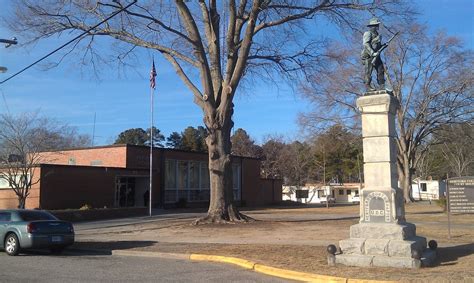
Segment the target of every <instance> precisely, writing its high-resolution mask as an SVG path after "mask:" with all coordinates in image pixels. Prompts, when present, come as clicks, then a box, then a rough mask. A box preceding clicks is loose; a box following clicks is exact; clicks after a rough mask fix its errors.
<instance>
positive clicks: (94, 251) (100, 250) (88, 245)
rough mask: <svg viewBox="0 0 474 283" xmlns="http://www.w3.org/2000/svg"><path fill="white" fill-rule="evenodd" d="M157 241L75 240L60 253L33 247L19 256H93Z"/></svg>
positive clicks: (147, 245)
mask: <svg viewBox="0 0 474 283" xmlns="http://www.w3.org/2000/svg"><path fill="white" fill-rule="evenodd" d="M156 243H158V242H157V241H103V242H99V241H93V242H75V243H74V245H72V246H70V247H67V248H66V249H64V251H63V252H62V253H58V254H54V253H51V251H49V249H33V250H23V251H21V254H20V255H21V256H35V255H55V256H93V255H112V251H113V250H128V249H134V248H143V247H149V246H153V245H155V244H156Z"/></svg>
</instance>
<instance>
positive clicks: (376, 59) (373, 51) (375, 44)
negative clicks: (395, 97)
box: [361, 18, 386, 91]
mask: <svg viewBox="0 0 474 283" xmlns="http://www.w3.org/2000/svg"><path fill="white" fill-rule="evenodd" d="M379 25H380V22H379V20H378V19H377V18H372V19H371V20H370V22H369V24H368V25H367V26H368V27H369V28H370V29H369V30H368V31H366V32H364V37H363V50H362V54H361V59H362V61H363V63H364V71H365V73H364V83H365V86H366V88H367V91H373V90H375V88H373V87H372V85H371V82H372V71H373V70H374V69H375V70H376V71H377V83H378V85H379V89H381V90H382V89H385V77H384V66H383V63H382V59H380V52H381V51H382V50H383V49H385V46H386V44H382V35H380V34H379Z"/></svg>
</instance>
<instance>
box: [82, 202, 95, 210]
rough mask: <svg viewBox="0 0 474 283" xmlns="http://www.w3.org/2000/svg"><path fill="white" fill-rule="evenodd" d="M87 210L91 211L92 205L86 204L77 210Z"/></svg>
mask: <svg viewBox="0 0 474 283" xmlns="http://www.w3.org/2000/svg"><path fill="white" fill-rule="evenodd" d="M89 209H92V205H90V204H87V203H86V204H84V205H83V206H81V208H79V210H89Z"/></svg>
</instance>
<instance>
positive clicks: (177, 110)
mask: <svg viewBox="0 0 474 283" xmlns="http://www.w3.org/2000/svg"><path fill="white" fill-rule="evenodd" d="M416 3H417V4H418V5H419V7H420V12H421V13H422V15H420V21H421V22H423V23H426V24H427V25H428V27H429V29H430V31H435V30H437V29H443V30H445V31H446V32H447V33H448V34H450V35H456V36H459V37H461V38H462V39H463V40H465V42H466V45H467V46H468V47H469V48H471V49H472V48H474V34H473V33H474V19H473V15H474V1H472V0H450V1H449V0H431V1H430V0H424V1H416ZM9 6H10V1H9V0H0V7H2V9H1V11H0V17H1V16H4V15H5V13H8V10H9V9H8V7H9ZM11 36H14V35H13V34H11V32H10V31H8V30H6V29H5V28H3V27H0V38H10V37H11ZM71 37H72V36H71ZM71 37H68V36H64V37H62V38H59V39H52V40H48V41H47V42H46V41H45V42H42V43H40V44H38V45H36V46H34V47H29V48H28V49H24V48H18V47H11V48H8V49H5V48H3V47H1V48H0V66H6V67H8V69H9V71H8V72H7V73H3V74H2V73H0V81H1V80H3V79H5V78H6V77H7V76H8V75H11V74H13V73H14V72H16V71H18V70H20V69H22V68H23V67H25V66H26V65H28V64H30V63H32V62H33V61H35V60H37V59H39V58H40V57H42V56H43V55H45V54H47V53H48V52H50V51H51V50H53V49H54V48H56V47H57V46H59V45H61V44H62V43H64V42H66V41H67V40H69V39H70V38H71ZM18 40H19V41H22V38H18ZM151 56H152V55H151V53H150V52H148V51H144V52H142V53H141V58H140V62H139V64H138V65H137V66H136V72H132V71H131V72H128V73H127V75H126V76H123V75H121V76H120V77H119V76H118V74H117V71H116V70H114V69H110V68H105V69H104V70H103V71H102V74H101V77H100V80H98V79H96V78H93V77H91V76H90V75H88V74H87V70H88V69H87V68H85V69H84V70H83V71H82V72H81V71H80V70H79V69H78V68H77V67H76V66H75V65H74V64H71V62H72V61H73V59H69V60H66V61H65V62H64V63H62V64H61V65H60V67H58V68H54V69H51V70H48V71H44V70H42V69H41V68H39V67H34V68H32V69H30V70H28V71H26V72H25V73H23V74H21V75H20V76H18V77H16V78H14V79H12V80H10V81H8V82H6V83H5V84H2V85H0V95H2V97H0V113H5V112H7V111H10V112H11V113H20V112H30V111H35V110H38V109H39V110H40V111H41V112H42V113H43V114H44V115H45V116H48V117H52V118H55V119H57V120H59V121H61V122H64V123H67V124H69V125H71V126H75V127H77V129H78V131H79V132H81V133H85V134H90V135H92V131H93V124H94V114H95V115H96V127H95V135H96V137H95V141H94V143H95V144H96V145H102V144H108V143H111V142H113V140H114V139H115V137H116V136H117V135H118V134H119V133H120V132H121V131H123V130H125V129H128V128H136V127H141V128H147V127H149V125H150V102H149V101H150V91H149V83H148V75H149V71H150V59H151ZM50 59H52V61H55V59H56V60H59V56H57V57H54V55H53V57H51V58H50ZM155 61H156V62H155V63H156V66H157V72H158V76H157V80H156V82H157V89H156V91H155V104H154V105H155V107H154V113H155V119H154V123H155V126H156V127H158V128H159V129H160V130H161V131H162V132H163V133H164V135H165V136H168V135H169V134H170V133H171V132H173V131H182V130H184V128H185V127H187V126H195V127H196V126H198V125H202V113H201V110H200V109H199V108H198V107H197V106H196V105H195V104H194V103H193V102H192V101H193V99H192V95H191V93H190V92H189V91H188V89H187V88H186V87H185V86H184V85H183V84H182V83H181V81H180V80H179V79H178V77H177V76H176V74H175V73H174V71H173V70H172V69H171V67H170V65H169V64H168V63H167V62H166V61H164V60H163V59H162V58H160V56H159V55H158V54H156V55H155ZM234 104H235V112H234V122H235V127H234V129H237V128H243V129H245V130H246V131H247V132H248V133H249V134H250V135H251V136H252V137H253V138H254V139H255V140H256V141H257V142H259V143H260V142H262V140H263V137H264V136H266V135H269V134H281V135H284V136H286V137H288V138H290V139H291V138H298V137H300V133H299V127H298V125H297V121H296V119H297V114H298V113H299V112H302V111H306V110H308V108H307V105H306V102H305V101H303V100H302V98H301V97H299V96H298V94H295V93H293V92H292V90H291V89H290V88H289V87H288V86H286V85H284V84H282V85H279V86H274V85H264V84H259V85H256V86H253V87H252V88H250V89H247V90H246V92H245V93H243V92H240V93H239V95H238V96H237V97H236V99H235V102H234Z"/></svg>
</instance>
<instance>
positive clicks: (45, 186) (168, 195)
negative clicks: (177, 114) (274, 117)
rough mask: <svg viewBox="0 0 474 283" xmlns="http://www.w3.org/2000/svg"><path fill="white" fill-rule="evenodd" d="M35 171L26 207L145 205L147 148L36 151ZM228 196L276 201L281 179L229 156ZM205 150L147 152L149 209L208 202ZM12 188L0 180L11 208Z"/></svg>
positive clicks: (0, 193)
mask: <svg viewBox="0 0 474 283" xmlns="http://www.w3.org/2000/svg"><path fill="white" fill-rule="evenodd" d="M42 160H44V161H43V163H42V164H40V165H38V167H37V168H36V170H35V173H34V178H40V180H39V182H38V183H37V184H36V185H34V186H33V188H32V189H31V191H30V192H31V193H30V196H29V197H28V199H27V202H26V207H27V208H36V207H40V208H43V209H66V208H79V207H81V206H83V205H85V204H88V205H91V206H92V207H140V206H145V201H146V200H147V197H146V195H147V194H148V190H149V162H150V149H149V147H145V146H134V145H111V146H102V147H92V148H82V149H74V150H63V151H55V152H44V153H42ZM232 162H233V164H232V169H233V175H234V180H233V185H234V186H233V188H234V199H235V200H236V201H237V202H238V203H241V204H243V205H248V206H258V205H268V204H271V203H274V202H279V201H280V200H281V187H282V182H281V180H268V179H261V178H260V160H258V159H255V158H246V157H237V156H234V157H233V159H232ZM209 192H210V191H209V171H208V155H207V154H206V153H198V152H189V151H181V150H174V149H165V148H155V149H154V150H153V191H152V195H153V199H152V202H153V204H152V206H153V207H173V206H175V204H176V203H177V202H179V201H181V202H182V201H183V200H185V201H186V203H187V204H188V205H190V206H191V205H192V206H206V205H207V204H208V202H209ZM17 203H18V202H17V198H16V195H15V194H14V192H13V191H12V190H11V189H9V188H8V184H6V183H5V182H3V183H2V182H1V181H0V208H14V207H16V206H17Z"/></svg>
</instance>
